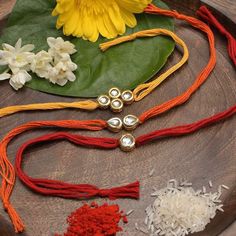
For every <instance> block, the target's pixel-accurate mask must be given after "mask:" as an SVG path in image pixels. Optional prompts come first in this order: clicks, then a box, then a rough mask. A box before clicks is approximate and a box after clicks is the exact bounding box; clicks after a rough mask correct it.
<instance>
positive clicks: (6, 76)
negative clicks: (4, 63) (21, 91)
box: [0, 73, 11, 81]
mask: <svg viewBox="0 0 236 236" xmlns="http://www.w3.org/2000/svg"><path fill="white" fill-rule="evenodd" d="M10 78H11V74H9V73H2V74H0V81H1V80H7V79H10Z"/></svg>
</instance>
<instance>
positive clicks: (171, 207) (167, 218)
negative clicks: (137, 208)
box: [136, 180, 228, 236]
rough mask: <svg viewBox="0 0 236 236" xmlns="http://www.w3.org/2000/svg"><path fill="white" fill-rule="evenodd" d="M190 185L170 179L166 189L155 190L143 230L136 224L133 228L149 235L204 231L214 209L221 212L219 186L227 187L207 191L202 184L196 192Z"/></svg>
mask: <svg viewBox="0 0 236 236" xmlns="http://www.w3.org/2000/svg"><path fill="white" fill-rule="evenodd" d="M209 185H210V187H212V183H211V181H210V182H209ZM191 186H192V184H191V183H187V182H186V181H185V182H182V183H178V182H177V181H176V180H170V181H169V182H168V184H167V187H166V188H164V189H161V190H156V191H155V192H154V193H153V194H152V196H153V197H155V198H156V199H155V201H154V203H153V204H151V205H150V206H148V207H147V208H146V214H147V217H146V219H145V222H144V223H145V225H146V226H145V229H144V228H139V227H138V226H137V225H136V229H138V230H141V231H142V232H143V233H147V234H149V235H151V236H155V235H164V236H185V235H187V234H190V233H195V232H199V231H202V230H204V229H205V227H206V225H207V224H208V223H209V222H210V220H211V219H213V218H214V217H215V215H216V212H217V210H219V211H223V209H222V207H223V205H222V204H221V200H220V196H221V192H222V188H227V189H228V187H227V186H225V185H221V186H219V188H218V191H217V192H215V193H211V192H209V193H206V188H205V187H203V189H202V190H198V191H195V190H194V189H193V188H192V187H191Z"/></svg>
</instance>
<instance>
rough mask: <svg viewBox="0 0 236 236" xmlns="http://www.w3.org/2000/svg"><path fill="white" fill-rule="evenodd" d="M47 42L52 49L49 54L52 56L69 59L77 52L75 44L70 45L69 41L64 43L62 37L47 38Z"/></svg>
mask: <svg viewBox="0 0 236 236" xmlns="http://www.w3.org/2000/svg"><path fill="white" fill-rule="evenodd" d="M47 42H48V45H49V47H50V49H49V51H48V52H49V53H50V54H51V55H52V56H56V57H57V56H59V57H62V58H64V57H66V58H68V56H69V55H71V54H74V53H75V52H76V51H77V50H76V49H75V45H74V44H72V43H70V42H69V41H64V40H63V38H61V37H58V38H53V37H49V38H47ZM68 54H69V55H68Z"/></svg>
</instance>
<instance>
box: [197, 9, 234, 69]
mask: <svg viewBox="0 0 236 236" xmlns="http://www.w3.org/2000/svg"><path fill="white" fill-rule="evenodd" d="M197 15H198V16H199V17H201V18H202V19H203V20H204V21H206V22H207V23H208V24H211V25H213V26H214V27H215V28H216V29H218V30H219V32H220V33H221V34H222V35H224V36H225V37H226V38H227V40H228V53H229V56H230V58H231V59H232V61H233V63H234V65H236V39H235V38H234V37H233V36H232V34H230V33H229V31H227V30H226V29H225V27H224V26H223V25H222V24H221V23H220V22H219V21H218V20H217V19H216V18H215V16H213V14H212V13H211V12H210V11H209V10H208V8H207V7H206V6H201V7H200V8H199V10H198V11H197Z"/></svg>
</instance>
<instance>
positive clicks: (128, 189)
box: [16, 105, 236, 199]
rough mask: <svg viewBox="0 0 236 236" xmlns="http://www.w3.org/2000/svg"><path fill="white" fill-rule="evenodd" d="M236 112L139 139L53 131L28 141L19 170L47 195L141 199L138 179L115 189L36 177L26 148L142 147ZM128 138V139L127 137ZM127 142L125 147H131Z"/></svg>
mask: <svg viewBox="0 0 236 236" xmlns="http://www.w3.org/2000/svg"><path fill="white" fill-rule="evenodd" d="M235 113H236V105H234V106H233V107H231V108H229V109H228V110H226V111H224V112H221V113H218V114H216V115H214V116H212V117H209V118H206V119H203V120H200V121H198V122H195V123H192V124H187V125H182V126H176V127H172V128H167V129H161V130H156V131H154V132H151V133H149V134H145V135H142V136H140V137H138V138H136V139H135V138H134V137H133V136H132V135H131V134H127V135H126V136H123V137H122V138H121V139H120V140H119V139H114V138H94V137H88V136H82V135H76V134H70V133H66V132H57V133H53V134H47V135H43V136H41V137H39V138H35V139H32V140H29V141H27V142H26V143H24V144H23V145H22V146H21V147H20V149H19V150H18V152H17V155H16V173H17V175H18V177H19V178H20V180H21V181H22V182H23V183H24V184H25V185H26V186H27V187H28V188H30V189H31V190H33V191H34V192H37V193H40V194H43V195H47V196H57V197H63V198H71V199H89V198H92V197H96V196H97V197H110V198H113V199H114V198H123V197H130V198H138V196H139V194H138V193H139V184H138V182H135V183H132V184H129V185H126V186H123V187H118V188H111V189H99V188H97V187H96V186H93V185H88V184H70V183H64V182H62V181H57V180H48V179H40V178H32V177H29V176H28V175H27V174H25V173H24V171H23V170H22V160H23V153H24V152H25V150H26V149H28V148H29V147H31V146H33V145H36V144H37V145H38V144H42V143H47V142H51V141H55V140H68V141H70V142H72V143H74V144H76V145H80V146H84V147H92V148H102V149H114V148H117V147H118V146H120V145H121V146H122V142H124V143H126V144H127V145H128V146H129V148H132V149H133V148H134V147H135V146H137V147H140V146H142V145H144V144H147V143H149V142H153V141H154V140H157V139H158V140H159V139H161V138H167V137H176V136H183V135H186V134H190V133H193V132H195V131H197V130H199V129H201V128H204V127H206V126H209V125H212V124H215V123H216V122H220V121H222V120H224V119H226V118H228V117H231V116H233V115H234V114H235ZM124 139H126V141H125V140H124ZM127 145H125V146H123V148H124V147H125V148H127Z"/></svg>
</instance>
